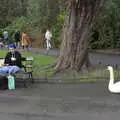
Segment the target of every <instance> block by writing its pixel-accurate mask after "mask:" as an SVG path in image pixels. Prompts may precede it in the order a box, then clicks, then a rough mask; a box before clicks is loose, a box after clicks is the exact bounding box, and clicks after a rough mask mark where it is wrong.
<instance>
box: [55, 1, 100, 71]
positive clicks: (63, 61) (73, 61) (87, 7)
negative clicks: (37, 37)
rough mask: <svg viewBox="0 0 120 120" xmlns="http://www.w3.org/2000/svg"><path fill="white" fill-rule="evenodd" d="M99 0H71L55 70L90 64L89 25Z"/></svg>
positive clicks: (79, 68)
mask: <svg viewBox="0 0 120 120" xmlns="http://www.w3.org/2000/svg"><path fill="white" fill-rule="evenodd" d="M100 1H101V0H71V1H70V2H69V6H68V10H67V16H66V21H65V24H64V28H63V35H62V44H61V48H60V55H59V58H58V61H57V65H56V69H57V70H65V69H72V70H77V71H79V70H81V68H82V67H88V66H89V65H90V61H89V57H88V43H89V42H88V40H89V26H90V24H91V22H92V20H93V18H94V16H95V13H96V11H97V9H98V8H99V6H100V3H101V2H100Z"/></svg>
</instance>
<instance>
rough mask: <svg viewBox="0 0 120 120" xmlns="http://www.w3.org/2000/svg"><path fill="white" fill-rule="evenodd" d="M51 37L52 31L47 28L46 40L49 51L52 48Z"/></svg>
mask: <svg viewBox="0 0 120 120" xmlns="http://www.w3.org/2000/svg"><path fill="white" fill-rule="evenodd" d="M51 38H52V33H51V32H50V31H49V30H48V29H47V31H46V33H45V40H46V45H47V48H46V49H47V51H49V50H50V48H51V43H50V41H51Z"/></svg>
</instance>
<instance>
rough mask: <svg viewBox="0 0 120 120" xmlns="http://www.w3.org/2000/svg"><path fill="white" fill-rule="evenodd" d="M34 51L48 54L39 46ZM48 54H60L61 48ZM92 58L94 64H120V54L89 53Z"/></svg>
mask: <svg viewBox="0 0 120 120" xmlns="http://www.w3.org/2000/svg"><path fill="white" fill-rule="evenodd" d="M31 51H32V52H36V53H40V54H42V55H45V54H46V51H45V50H44V49H39V48H31ZM48 55H50V56H58V55H59V50H58V49H52V50H50V51H49V52H48ZM89 57H90V60H91V62H92V64H98V63H102V64H105V65H107V64H110V65H114V66H115V65H118V66H120V54H103V53H95V52H94V53H92V52H90V53H89Z"/></svg>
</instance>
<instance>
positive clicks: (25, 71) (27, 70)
mask: <svg viewBox="0 0 120 120" xmlns="http://www.w3.org/2000/svg"><path fill="white" fill-rule="evenodd" d="M33 61H34V58H33V57H26V58H23V59H22V64H23V68H21V71H19V72H17V73H15V74H14V77H15V80H20V81H23V82H24V86H26V83H27V82H29V81H30V82H31V83H34V79H33ZM2 66H4V58H0V67H2ZM27 80H29V81H27Z"/></svg>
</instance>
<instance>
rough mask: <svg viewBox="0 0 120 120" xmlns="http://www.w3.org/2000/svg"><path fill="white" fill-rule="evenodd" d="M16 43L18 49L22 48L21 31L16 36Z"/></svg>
mask: <svg viewBox="0 0 120 120" xmlns="http://www.w3.org/2000/svg"><path fill="white" fill-rule="evenodd" d="M14 39H15V43H16V46H17V48H20V41H21V34H20V31H16V32H15V35H14Z"/></svg>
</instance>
